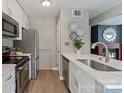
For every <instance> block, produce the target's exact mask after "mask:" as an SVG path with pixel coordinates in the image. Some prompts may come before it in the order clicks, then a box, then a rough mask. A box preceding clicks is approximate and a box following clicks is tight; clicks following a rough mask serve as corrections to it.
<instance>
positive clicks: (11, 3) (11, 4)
mask: <svg viewBox="0 0 124 93" xmlns="http://www.w3.org/2000/svg"><path fill="white" fill-rule="evenodd" d="M15 2H16V0H8V15H9V16H11V17H12V18H14V17H15V15H16V13H15V9H16V8H15Z"/></svg>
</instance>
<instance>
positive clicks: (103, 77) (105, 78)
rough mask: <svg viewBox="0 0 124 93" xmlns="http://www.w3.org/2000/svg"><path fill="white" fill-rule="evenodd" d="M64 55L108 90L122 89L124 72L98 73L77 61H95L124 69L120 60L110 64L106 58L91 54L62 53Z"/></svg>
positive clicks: (112, 61) (111, 61)
mask: <svg viewBox="0 0 124 93" xmlns="http://www.w3.org/2000/svg"><path fill="white" fill-rule="evenodd" d="M62 55H63V56H64V57H65V58H67V59H68V60H70V62H73V63H75V64H76V65H77V66H78V67H80V68H81V69H82V70H85V71H86V72H87V73H89V74H90V75H91V76H92V77H93V78H94V79H95V80H96V81H97V82H98V83H100V84H102V85H103V86H104V87H106V88H110V89H111V88H116V89H120V88H122V72H121V71H115V72H112V71H108V72H106V71H98V70H95V69H92V68H91V67H89V66H87V65H85V64H83V63H81V62H79V61H78V60H77V59H93V60H95V61H98V62H100V63H102V64H105V65H108V66H111V67H114V68H117V69H120V70H121V69H122V62H121V61H118V60H114V59H111V60H110V62H109V63H105V62H104V57H101V56H97V55H93V54H89V55H83V54H81V55H77V54H74V53H72V54H71V53H62ZM99 57H101V58H102V60H100V61H99Z"/></svg>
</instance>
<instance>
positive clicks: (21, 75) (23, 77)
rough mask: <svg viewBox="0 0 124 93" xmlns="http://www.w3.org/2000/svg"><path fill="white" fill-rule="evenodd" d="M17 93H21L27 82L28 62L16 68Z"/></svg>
mask: <svg viewBox="0 0 124 93" xmlns="http://www.w3.org/2000/svg"><path fill="white" fill-rule="evenodd" d="M16 73H17V87H18V88H17V89H18V90H17V93H23V91H24V89H25V88H26V85H27V83H28V81H29V63H28V61H27V62H25V63H24V64H22V65H20V66H19V67H17V72H16Z"/></svg>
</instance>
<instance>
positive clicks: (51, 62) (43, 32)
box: [30, 17, 56, 70]
mask: <svg viewBox="0 0 124 93" xmlns="http://www.w3.org/2000/svg"><path fill="white" fill-rule="evenodd" d="M30 28H33V29H36V30H37V31H39V56H40V64H39V69H48V70H49V69H52V68H55V67H56V40H55V39H56V36H55V31H56V19H55V18H53V17H46V18H42V17H38V18H34V17H33V18H30Z"/></svg>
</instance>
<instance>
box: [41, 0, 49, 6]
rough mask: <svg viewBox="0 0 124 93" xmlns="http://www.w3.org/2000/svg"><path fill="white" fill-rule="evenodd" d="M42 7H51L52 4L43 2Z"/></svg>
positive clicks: (44, 0)
mask: <svg viewBox="0 0 124 93" xmlns="http://www.w3.org/2000/svg"><path fill="white" fill-rule="evenodd" d="M41 5H42V6H44V7H50V6H51V2H50V1H49V0H43V1H41Z"/></svg>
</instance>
